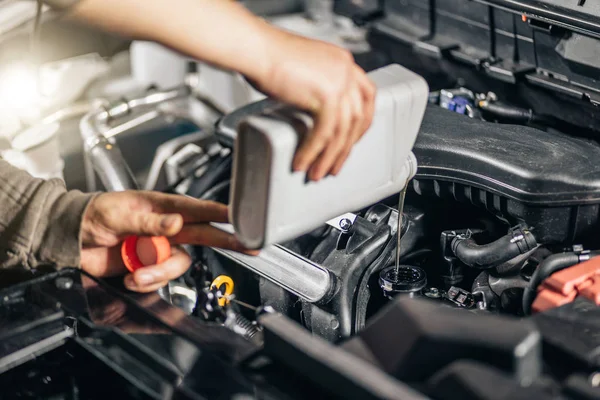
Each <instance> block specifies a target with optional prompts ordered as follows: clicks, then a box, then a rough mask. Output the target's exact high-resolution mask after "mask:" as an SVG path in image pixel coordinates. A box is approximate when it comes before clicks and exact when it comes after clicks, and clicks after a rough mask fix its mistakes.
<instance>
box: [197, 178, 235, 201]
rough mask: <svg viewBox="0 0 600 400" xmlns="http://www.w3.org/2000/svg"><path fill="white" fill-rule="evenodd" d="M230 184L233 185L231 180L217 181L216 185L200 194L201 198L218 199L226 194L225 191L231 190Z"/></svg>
mask: <svg viewBox="0 0 600 400" xmlns="http://www.w3.org/2000/svg"><path fill="white" fill-rule="evenodd" d="M230 186H231V181H230V180H226V181H223V182H220V183H217V184H216V185H215V186H213V187H212V188H210V189H208V190H207V191H206V192H204V194H203V195H202V196H200V200H212V201H218V199H219V198H220V197H221V195H223V194H224V192H228V191H229V188H230Z"/></svg>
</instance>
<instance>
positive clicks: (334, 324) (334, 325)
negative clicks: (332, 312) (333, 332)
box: [331, 318, 340, 329]
mask: <svg viewBox="0 0 600 400" xmlns="http://www.w3.org/2000/svg"><path fill="white" fill-rule="evenodd" d="M339 327H340V323H339V321H338V320H337V319H335V318H334V319H332V320H331V329H337V328H339Z"/></svg>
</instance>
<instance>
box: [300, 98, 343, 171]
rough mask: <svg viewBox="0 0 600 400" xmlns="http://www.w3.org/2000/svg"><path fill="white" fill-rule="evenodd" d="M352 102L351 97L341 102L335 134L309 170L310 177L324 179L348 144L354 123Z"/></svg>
mask: <svg viewBox="0 0 600 400" xmlns="http://www.w3.org/2000/svg"><path fill="white" fill-rule="evenodd" d="M350 102H351V100H350V99H349V98H344V99H343V100H342V102H341V103H340V108H339V112H338V118H337V120H338V125H337V129H336V133H335V136H334V137H333V140H331V141H330V142H329V143H328V145H327V147H326V148H325V150H324V151H323V153H322V154H321V155H320V156H319V158H318V159H317V161H316V162H315V163H314V164H313V165H312V167H311V168H310V170H309V173H308V177H309V178H310V179H311V180H313V181H318V180H320V179H322V178H323V177H324V176H325V175H326V174H327V173H328V172H329V171H330V170H331V167H332V166H333V164H334V163H335V161H336V159H337V158H338V157H339V155H340V153H341V152H342V150H343V149H344V147H345V145H346V141H347V140H348V138H349V136H350V129H351V125H352V105H351V103H350Z"/></svg>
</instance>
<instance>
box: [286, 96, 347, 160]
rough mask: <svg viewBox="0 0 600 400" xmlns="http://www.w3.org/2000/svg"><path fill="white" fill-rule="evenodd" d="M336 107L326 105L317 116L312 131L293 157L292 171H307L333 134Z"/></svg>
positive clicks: (334, 105) (331, 104) (332, 104)
mask: <svg viewBox="0 0 600 400" xmlns="http://www.w3.org/2000/svg"><path fill="white" fill-rule="evenodd" d="M336 117H337V106H336V104H334V103H330V104H327V105H326V106H325V107H324V108H323V109H322V110H321V111H320V112H319V114H318V115H317V117H316V124H315V127H314V129H313V131H312V132H311V133H310V134H309V135H307V136H306V137H305V139H304V140H303V142H302V144H301V145H300V148H299V149H298V151H297V152H296V156H295V157H294V165H293V167H294V171H307V170H308V168H309V167H310V166H311V165H312V164H313V163H314V161H315V159H316V158H317V157H318V156H319V154H321V152H322V151H323V149H324V148H325V146H326V145H327V144H328V143H329V141H330V140H331V138H332V137H333V135H334V133H335V127H336Z"/></svg>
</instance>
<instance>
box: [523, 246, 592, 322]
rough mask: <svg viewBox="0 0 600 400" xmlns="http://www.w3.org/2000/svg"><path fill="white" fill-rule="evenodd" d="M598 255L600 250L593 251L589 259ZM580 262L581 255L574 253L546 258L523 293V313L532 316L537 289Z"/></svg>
mask: <svg viewBox="0 0 600 400" xmlns="http://www.w3.org/2000/svg"><path fill="white" fill-rule="evenodd" d="M598 255H600V251H599V250H596V251H591V252H590V253H589V254H588V256H589V258H592V257H596V256H598ZM579 262H580V254H579V253H574V252H570V253H559V254H553V255H551V256H549V257H547V258H545V259H544V260H543V261H542V262H541V263H540V265H538V267H537V268H536V270H535V272H534V273H533V275H532V276H531V279H530V280H529V285H528V286H527V287H526V288H525V291H524V292H523V312H524V313H525V315H529V314H531V305H532V304H533V301H534V300H535V296H536V294H537V288H538V286H539V285H541V284H542V282H544V281H545V280H546V279H547V278H549V277H550V275H552V274H553V273H555V272H558V271H560V270H563V269H565V268H569V267H571V266H573V265H575V264H579Z"/></svg>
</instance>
